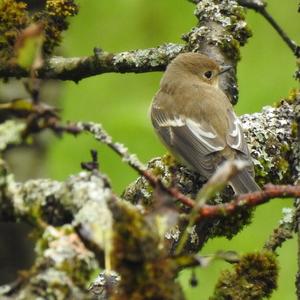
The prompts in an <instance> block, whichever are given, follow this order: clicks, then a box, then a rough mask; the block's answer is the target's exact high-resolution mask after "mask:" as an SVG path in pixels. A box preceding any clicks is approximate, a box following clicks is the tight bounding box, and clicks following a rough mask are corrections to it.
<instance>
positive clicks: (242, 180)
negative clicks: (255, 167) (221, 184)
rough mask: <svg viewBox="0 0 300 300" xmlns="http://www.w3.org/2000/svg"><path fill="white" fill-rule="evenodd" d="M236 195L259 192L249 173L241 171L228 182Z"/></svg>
mask: <svg viewBox="0 0 300 300" xmlns="http://www.w3.org/2000/svg"><path fill="white" fill-rule="evenodd" d="M229 184H230V185H231V187H232V188H233V190H234V192H235V194H236V195H240V194H246V193H251V192H255V191H260V187H259V186H258V185H257V183H256V182H255V180H254V178H253V176H252V175H251V174H250V173H249V171H248V170H247V169H246V170H243V171H241V172H239V173H238V174H237V175H236V176H235V177H233V178H232V179H231V181H230V182H229Z"/></svg>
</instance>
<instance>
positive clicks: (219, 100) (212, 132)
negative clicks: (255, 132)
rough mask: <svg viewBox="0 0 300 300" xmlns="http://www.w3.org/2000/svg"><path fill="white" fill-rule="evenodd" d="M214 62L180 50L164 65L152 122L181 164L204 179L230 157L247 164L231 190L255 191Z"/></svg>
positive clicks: (244, 147) (240, 136)
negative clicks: (165, 67) (165, 68)
mask: <svg viewBox="0 0 300 300" xmlns="http://www.w3.org/2000/svg"><path fill="white" fill-rule="evenodd" d="M223 72H224V70H223V71H222V70H221V68H220V67H219V65H218V64H217V63H216V62H214V61H213V60H211V59H209V58H208V57H207V56H205V55H202V54H199V53H185V54H179V55H178V56H177V57H176V58H175V59H174V60H173V61H172V62H171V63H170V64H169V66H168V67H167V70H166V72H165V73H164V76H163V78H162V80H161V83H160V89H159V91H158V92H157V94H156V95H155V97H154V99H153V102H152V106H151V120H152V124H153V126H154V128H155V130H156V132H157V134H158V136H159V137H160V138H161V140H162V141H163V143H164V144H165V145H166V147H167V148H168V149H169V150H170V151H171V153H172V154H173V155H174V156H175V157H176V158H177V159H178V160H179V161H181V162H182V163H183V164H186V165H187V166H188V167H190V168H192V169H193V170H195V171H197V172H198V173H200V174H201V175H202V176H204V177H206V178H207V179H208V178H209V177H210V176H211V175H212V174H213V173H214V171H215V170H216V168H217V167H218V166H219V165H220V164H221V163H222V162H223V161H224V160H229V159H236V158H237V159H243V160H246V161H248V162H249V163H250V165H251V167H249V168H248V169H245V170H243V171H242V172H240V173H239V174H238V175H236V176H235V177H234V178H233V179H232V180H231V182H230V185H231V186H232V188H233V189H234V191H235V193H236V194H242V193H247V192H252V191H256V190H259V187H258V186H257V184H256V183H255V181H254V178H253V176H254V172H253V167H252V163H251V157H250V154H249V150H248V147H247V144H246V142H245V140H244V136H243V132H242V128H241V126H240V123H239V120H238V118H237V117H236V115H235V113H234V111H233V107H232V105H231V103H230V101H229V99H228V98H227V96H226V95H225V94H224V93H223V91H222V90H221V89H220V88H219V75H220V74H221V73H223Z"/></svg>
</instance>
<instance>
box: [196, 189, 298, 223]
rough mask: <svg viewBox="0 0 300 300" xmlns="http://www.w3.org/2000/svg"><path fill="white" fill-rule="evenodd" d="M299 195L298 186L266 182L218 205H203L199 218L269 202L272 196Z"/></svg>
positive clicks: (289, 196) (220, 214) (224, 213)
mask: <svg viewBox="0 0 300 300" xmlns="http://www.w3.org/2000/svg"><path fill="white" fill-rule="evenodd" d="M299 196H300V186H294V185H273V184H267V185H265V186H264V188H263V190H261V191H257V192H253V193H248V194H243V195H240V196H238V197H237V198H236V199H234V200H232V201H230V202H227V203H224V204H219V205H203V206H202V207H200V209H199V218H215V217H217V216H224V215H227V214H232V213H234V212H235V211H236V210H237V209H239V208H241V207H253V206H258V205H261V204H264V203H267V202H269V201H270V200H271V199H273V198H293V197H299Z"/></svg>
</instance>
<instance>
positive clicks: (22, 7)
mask: <svg viewBox="0 0 300 300" xmlns="http://www.w3.org/2000/svg"><path fill="white" fill-rule="evenodd" d="M26 8H27V5H26V3H24V2H17V1H15V0H2V1H0V60H1V61H6V62H7V61H9V60H10V59H11V58H12V53H14V45H15V42H16V40H17V38H18V36H19V35H20V31H21V30H22V29H24V28H26V26H27V25H28V24H29V16H28V12H27V10H26Z"/></svg>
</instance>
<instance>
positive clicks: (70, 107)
mask: <svg viewBox="0 0 300 300" xmlns="http://www.w3.org/2000/svg"><path fill="white" fill-rule="evenodd" d="M77 2H78V3H79V5H80V13H79V15H78V16H77V17H75V18H73V19H72V20H71V26H70V29H69V30H68V31H67V32H66V33H65V39H64V43H63V45H62V49H61V50H60V51H61V52H62V53H63V55H65V56H83V55H91V54H92V50H93V48H94V47H95V46H97V47H101V48H103V49H105V50H106V51H111V52H117V51H124V50H130V49H136V48H146V47H153V46H156V45H160V44H162V43H165V42H175V43H176V42H178V43H181V42H182V41H181V40H180V37H181V35H182V34H183V33H186V32H188V31H189V29H190V28H191V27H192V26H194V25H195V24H196V19H195V17H194V16H193V10H194V5H193V4H191V3H189V2H188V1H186V0H163V1H158V0H154V1H146V0H126V1H125V0H109V1H99V0H89V1H84V0H80V1H79V0H78V1H77ZM268 2H269V11H270V12H271V13H272V15H273V16H274V17H275V18H276V19H277V20H278V22H279V23H280V24H281V25H282V26H283V27H284V29H285V30H286V31H287V32H288V34H289V35H290V36H291V37H294V38H298V42H300V37H299V32H300V20H299V14H297V3H296V1H295V0H286V1H278V0H270V1H268ZM247 20H248V23H249V25H250V27H251V29H252V30H253V38H251V39H250V40H249V43H248V44H247V45H246V46H245V47H244V48H243V49H242V60H241V62H240V64H239V66H238V78H239V86H240V100H239V104H238V105H237V106H236V111H237V112H238V113H239V114H243V113H252V112H255V111H260V110H261V108H262V106H264V105H272V104H273V103H274V102H275V101H278V100H279V99H281V98H283V97H285V96H286V95H288V93H289V90H290V89H291V88H293V87H297V83H296V82H295V81H294V80H293V78H292V74H293V73H294V71H295V59H294V57H293V55H292V54H291V51H290V50H289V49H288V48H287V46H286V45H285V44H283V42H282V41H281V39H280V38H279V36H278V35H277V34H276V33H275V32H274V30H273V29H272V28H271V27H270V26H269V25H268V24H267V23H266V21H265V20H264V19H262V18H261V17H260V16H259V15H257V14H256V13H255V12H252V11H249V12H248V16H247ZM160 77H161V73H147V74H104V75H101V76H96V77H93V78H89V79H85V80H82V81H81V82H80V83H79V84H74V83H72V82H66V83H63V85H62V89H61V93H60V96H59V99H57V100H58V101H59V103H60V107H61V108H62V109H63V118H64V120H70V121H77V120H86V121H94V122H100V123H102V124H103V126H104V128H105V129H106V130H107V131H108V132H109V133H110V134H111V135H112V136H113V137H114V138H115V140H117V141H120V142H122V143H124V144H125V145H126V146H127V147H128V148H129V149H130V151H131V152H134V153H136V154H137V155H138V156H139V158H140V159H141V160H142V161H144V162H147V161H148V160H149V159H151V158H153V157H155V156H159V155H161V154H163V153H165V149H164V148H163V147H162V145H161V144H160V143H159V141H158V139H157V138H156V136H155V135H154V132H153V130H152V128H151V124H150V121H149V118H148V107H149V105H150V101H151V98H152V97H153V95H154V93H155V92H156V90H157V88H158V84H159V80H160ZM92 148H93V149H97V150H98V152H99V159H100V166H101V170H102V171H103V172H105V173H106V174H108V175H109V177H110V178H111V181H112V185H113V188H114V190H115V191H116V192H117V193H121V192H122V190H123V189H124V187H125V186H126V185H127V184H128V183H130V182H131V181H132V180H134V179H135V178H136V177H137V175H136V174H135V173H134V172H133V171H132V170H131V169H130V168H129V167H128V166H127V165H125V164H123V163H122V162H121V160H120V159H119V158H118V157H117V156H116V155H115V154H113V153H112V152H111V151H109V150H108V149H106V148H105V147H104V146H102V145H99V144H98V143H95V142H94V141H93V140H92V138H91V137H89V136H79V137H77V138H74V137H70V136H64V137H63V138H62V139H52V140H51V144H50V149H49V152H48V159H47V170H48V176H50V177H52V178H56V179H61V180H63V179H65V178H66V177H67V176H69V175H70V174H73V173H77V172H79V171H80V162H82V161H87V160H89V159H90V155H89V150H90V149H92ZM291 205H292V203H291V201H288V200H273V201H272V203H270V204H266V205H264V206H262V207H259V208H258V209H257V210H256V213H255V218H254V220H253V224H252V225H251V226H248V228H246V229H245V230H244V231H243V232H242V233H241V234H239V235H238V236H236V237H235V238H233V239H232V240H231V241H227V240H225V239H214V240H212V241H209V242H208V243H207V245H206V246H205V248H204V249H203V251H202V254H207V253H213V252H215V251H217V250H220V249H223V250H235V251H239V252H241V253H245V252H247V251H254V250H260V249H261V247H262V245H263V243H264V241H265V240H266V238H267V237H268V235H269V234H270V233H271V231H272V229H273V228H274V227H275V226H276V225H277V224H278V220H279V219H280V216H281V209H282V208H283V207H285V206H291ZM296 252H297V248H296V241H295V240H291V241H289V242H286V243H285V244H284V246H283V247H282V249H280V250H279V258H280V269H281V270H280V274H281V275H280V280H279V289H278V291H277V292H275V293H274V294H273V296H272V299H274V300H275V299H276V300H278V299H296V296H295V288H294V279H295V278H294V276H295V273H296ZM227 267H229V266H228V265H227V264H226V263H223V262H216V263H214V264H213V265H211V266H209V267H208V268H206V269H203V270H197V271H196V273H197V276H198V278H199V285H198V287H196V288H191V287H190V286H189V278H190V275H191V272H190V271H185V272H182V274H181V276H180V281H181V282H182V283H183V286H184V289H185V292H186V295H187V299H191V300H192V299H200V300H201V299H207V298H208V296H209V295H211V294H212V290H213V287H214V285H215V283H216V281H217V278H218V274H219V273H220V270H221V269H224V268H227Z"/></svg>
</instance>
